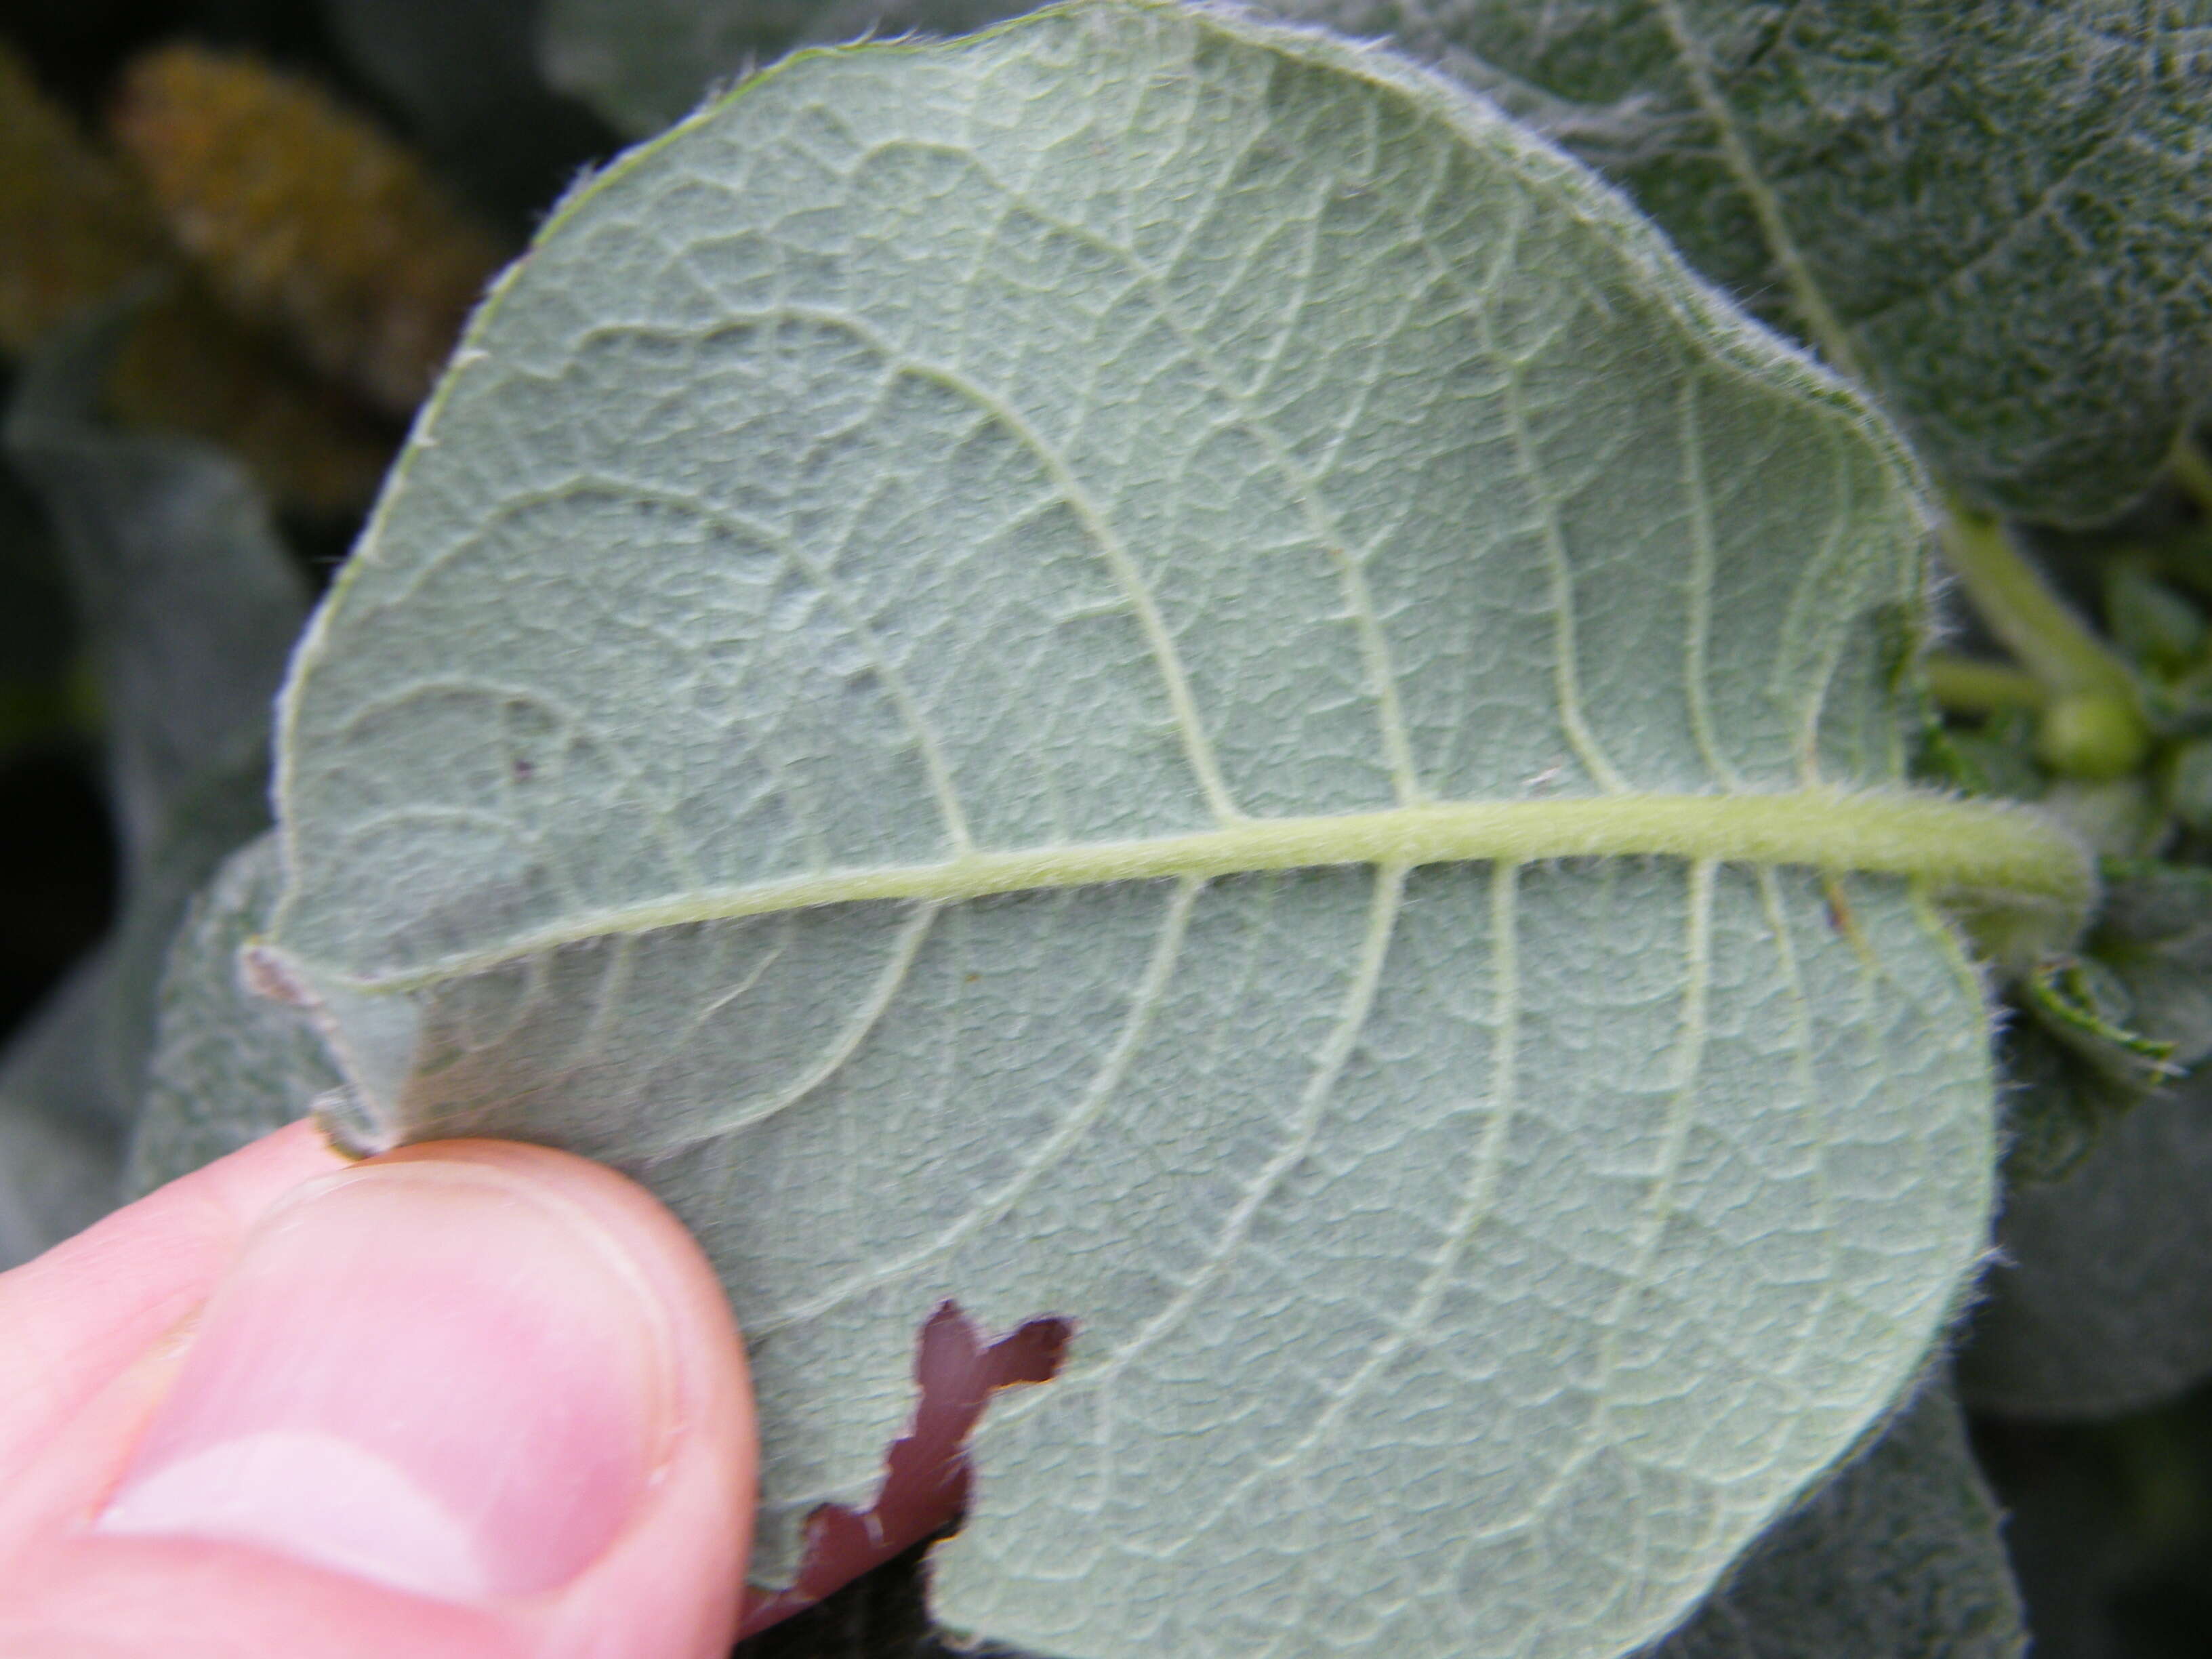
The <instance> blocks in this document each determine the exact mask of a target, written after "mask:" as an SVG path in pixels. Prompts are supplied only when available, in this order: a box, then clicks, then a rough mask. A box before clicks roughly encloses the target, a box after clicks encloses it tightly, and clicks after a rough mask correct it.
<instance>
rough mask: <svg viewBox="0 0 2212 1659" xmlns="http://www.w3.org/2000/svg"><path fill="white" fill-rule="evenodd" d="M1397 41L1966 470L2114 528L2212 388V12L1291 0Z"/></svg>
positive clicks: (1991, 493)
mask: <svg viewBox="0 0 2212 1659" xmlns="http://www.w3.org/2000/svg"><path fill="white" fill-rule="evenodd" d="M1270 9H1274V10H1278V11H1282V12H1285V13H1288V14H1291V15H1299V16H1304V17H1310V18H1315V19H1317V20H1321V21H1328V22H1329V23H1332V24H1334V25H1335V26H1336V27H1340V28H1343V29H1347V30H1350V31H1352V32H1353V33H1372V34H1384V35H1390V36H1394V37H1395V39H1396V40H1399V41H1400V42H1401V44H1402V45H1404V46H1406V47H1407V49H1409V50H1411V51H1413V52H1415V53H1417V54H1418V55H1419V56H1422V57H1424V58H1430V59H1431V60H1433V61H1436V62H1438V63H1440V64H1443V65H1444V66H1446V67H1448V68H1449V69H1450V70H1452V71H1453V72H1454V73H1455V74H1457V75H1459V76H1462V78H1463V79H1465V80H1467V81H1468V82H1469V83H1470V84H1472V85H1474V86H1475V87H1477V88H1480V89H1482V90H1483V91H1485V92H1487V93H1489V94H1491V95H1492V96H1494V97H1497V98H1498V99H1499V100H1502V101H1503V102H1504V103H1505V104H1506V105H1507V106H1508V107H1510V108H1511V109H1513V110H1514V111H1515V112H1516V113H1519V114H1521V115H1522V116H1523V117H1524V118H1528V119H1529V120H1532V121H1533V122H1534V123H1535V124H1536V125H1539V126H1541V127H1542V128H1543V129H1544V130H1546V131H1548V132H1550V133H1551V134H1552V135H1553V137H1555V138H1557V139H1558V140H1559V142H1560V143H1564V144H1565V145H1566V146H1567V147H1568V148H1570V149H1572V150H1574V151H1575V152H1576V154H1577V155H1581V156H1582V157H1583V159H1584V160H1585V161H1589V162H1591V163H1592V164H1593V165H1595V166H1596V167H1599V168H1601V170H1603V171H1604V172H1606V173H1608V174H1609V175H1610V176H1612V177H1613V179H1616V180H1618V181H1619V182H1620V183H1621V184H1622V185H1626V187H1627V188H1628V189H1629V190H1630V191H1632V193H1633V195H1634V196H1635V197H1636V199H1637V201H1638V204H1640V205H1641V206H1642V207H1643V208H1644V210H1645V211H1646V212H1647V213H1650V215H1651V216H1653V217H1654V218H1656V219H1657V220H1658V221H1659V222H1660V223H1661V224H1662V225H1663V226H1665V227H1666V228H1667V230H1668V233H1669V234H1671V235H1672V236H1673V237H1674V239H1675V241H1676V243H1677V244H1678V246H1680V248H1681V250H1682V252H1684V254H1685V255H1686V257H1687V258H1689V260H1690V261H1691V263H1692V264H1695V265H1697V266H1698V267H1699V269H1701V270H1704V271H1705V272H1706V273H1707V274H1709V275H1711V276H1714V277H1716V278H1717V279H1718V280H1719V281H1721V282H1723V283H1726V284H1727V285H1728V286H1729V288H1731V289H1733V290H1734V291H1735V293H1737V294H1738V295H1741V296H1742V297H1743V299H1744V300H1745V301H1747V303H1748V304H1750V305H1752V306H1753V307H1756V308H1757V309H1759V311H1760V312H1761V313H1763V314H1765V316H1767V317H1769V318H1770V319H1773V320H1775V321H1777V322H1779V323H1781V324H1782V325H1784V326H1787V327H1790V328H1793V329H1795V330H1796V331H1799V332H1800V333H1801V334H1802V335H1803V336H1804V337H1807V338H1808V339H1809V340H1811V341H1812V342H1814V343H1815V344H1816V345H1817V346H1819V348H1820V349H1821V350H1822V351H1824V352H1826V354H1828V356H1830V357H1831V359H1832V361H1835V362H1837V363H1838V365H1839V366H1841V367H1846V368H1851V369H1853V370H1855V371H1856V372H1857V373H1860V374H1863V375H1864V377H1865V379H1866V380H1867V381H1868V383H1869V385H1870V386H1873V387H1874V389H1875V391H1876V392H1878V393H1879V394H1880V396H1881V399H1882V400H1883V402H1884V403H1885V404H1887V406H1888V408H1889V410H1890V411H1891V412H1892V413H1893V415H1895V416H1898V418H1899V420H1900V421H1901V422H1903V423H1904V425H1905V428H1906V430H1907V432H1908V434H1909V435H1911V438H1912V440H1913V442H1914V444H1915V447H1917V449H1918V450H1919V452H1920V453H1921V455H1922V457H1923V459H1924V460H1925V461H1926V462H1927V464H1928V465H1929V467H1930V468H1931V469H1932V470H1933V471H1935V472H1936V474H1937V475H1938V476H1939V477H1942V479H1944V480H1945V481H1947V482H1948V483H1952V484H1954V485H1955V486H1957V487H1958V488H1960V489H1963V490H1964V491H1965V492H1966V494H1967V495H1970V496H1971V497H1972V498H1973V499H1975V500H1976V501H1979V502H1981V503H1983V504H1984V505H1986V506H1989V507H1993V508H1996V509H1998V510H2001V511H2004V512H2008V513H2022V514H2026V515H2027V516H2030V517H2039V518H2045V519H2052V520H2073V521H2079V520H2093V519H2096V518H2100V517H2103V516H2105V515H2107V514H2109V513H2112V512H2113V511H2114V510H2116V509H2117V508H2118V507H2122V506H2124V505H2125V504H2126V503H2127V501H2129V500H2130V498H2131V497H2133V496H2134V495H2136V494H2137V493H2139V492H2140V491H2141V490H2142V488H2143V487H2144V486H2145V485H2146V484H2147V483H2148V482H2149V481H2150V478H2151V477H2152V475H2153V474H2154V472H2155V471H2157V470H2158V468H2159V466H2160V465H2161V464H2162V462H2163V461H2164V459H2165V457H2166V452H2167V450H2168V448H2169V447H2171V445H2172V443H2173V441H2174V440H2175V438H2176V437H2177V435H2179V432H2180V431H2181V429H2182V428H2183V427H2184V426H2185V423H2186V422H2187V421H2188V419H2189V416H2190V415H2191V411H2192V410H2194V409H2195V408H2196V407H2197V404H2199V403H2200V402H2201V401H2202V399H2203V397H2204V388H2205V386H2207V385H2208V384H2212V283H2207V282H2206V281H2205V276H2204V258H2205V254H2204V250H2205V248H2206V247H2207V246H2212V8H2208V7H2207V5H2206V4H2205V3H2203V0H2177V3H2172V4H2160V5H2155V6H2148V7H2146V6H2136V5H2123V4H2118V3H2113V0H2064V3H2059V4H2052V5H2037V6H2027V5H2015V4H2008V3H2003V0H1969V3H1960V0H1907V3H1904V4H1899V5H1889V6H1867V5H1863V4H1856V3H1851V0H1813V3H1802V4H1793V5H1788V6H1780V5H1774V4H1771V3H1765V0H1541V3H1540V0H1275V3H1274V4H1273V6H1272V7H1271V8H1270Z"/></svg>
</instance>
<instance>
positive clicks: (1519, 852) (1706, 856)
mask: <svg viewBox="0 0 2212 1659" xmlns="http://www.w3.org/2000/svg"><path fill="white" fill-rule="evenodd" d="M1637 856H1656V857H1663V858H1676V859H1683V860H1717V861H1719V862H1722V863H1728V864H1749V865H1761V866H1764V865H1797V866H1808V867H1811V868H1814V869H1819V870H1824V871H1831V872H1839V873H1840V872H1866V873H1869V874H1876V875H1893V876H1903V877H1907V878H1912V879H1915V880H1918V881H1923V882H1927V883H1929V884H1934V885H1936V886H1938V887H1942V888H1959V889H1972V890H1984V891H1992V892H1999V893H2007V894H2012V895H2015V896H2021V897H2024V898H2029V899H2035V900H2041V901H2045V902H2051V903H2055V904H2058V905H2061V906H2064V907H2067V908H2073V909H2080V908H2086V906H2087V903H2088V902H2089V900H2090V897H2091V896H2092V893H2093V889H2094V884H2095V878H2094V876H2093V873H2092V871H2091V868H2090V866H2089V863H2088V860H2087V856H2086V855H2085V854H2084V853H2083V851H2082V849H2081V847H2080V846H2079V845H2078V844H2077V843H2076V842H2075V841H2074V840H2073V839H2072V838H2071V837H2069V836H2067V835H2066V834H2065V833H2064V832H2063V831H2062V830H2060V829H2058V828H2057V826H2055V825H2054V824H2052V823H2051V822H2049V821H2048V820H2047V819H2045V818H2044V817H2041V816H2040V815H2039V814H2037V813H2035V812H2033V811H2027V810H2025V809H2022V808H2020V807H2015V806H2005V805H1996V804H1992V803H1989V802H1981V801H1969V800H1959V799H1953V798H1951V797H1948V796H1943V795H1936V794H1920V793H1910V792H1905V791H1891V792H1879V791H1875V792H1866V793H1844V792H1843V791H1840V790H1833V789H1803V790H1796V791H1790V792H1778V793H1771V794H1756V793H1747V794H1735V795H1667V794H1620V795H1606V796H1599V797H1594V798H1587V799H1567V800H1516V801H1468V802H1458V803H1450V804H1445V805H1432V806H1407V807H1395V808H1391V809H1389V810H1386V811H1376V812H1351V813H1342V814H1335V815H1329V816H1323V817H1283V818H1252V819H1242V820H1237V821H1235V822H1232V823H1227V824H1225V825H1223V826H1221V827H1220V828H1218V829H1205V830H1199V831H1194V832H1193V833H1190V834H1187V835H1176V836H1157V837H1153V838H1151V839H1146V840H1136V841H1109V842H1070V843H1066V844H1065V845H1061V846H1057V847H1038V848H1016V849H1012V850H996V851H994V850H981V851H975V852H966V853H962V854H957V855H955V856H952V857H948V858H946V859H944V860H939V861H937V862H933V863H925V864H896V865H878V866H869V867H866V868H859V869H848V870H833V871H828V872H822V873H819V874H812V875H804V876H793V877H788V878H778V879H775V880H769V881H762V882H756V883H750V884H744V885H738V886H731V887H721V888H709V889H703V890H699V891H696V892H694V893H690V894H685V895H682V896H675V897H671V898H667V899H661V900H654V901H652V902H646V903H642V904H635V905H628V906H621V907H616V908H608V909H605V910H599V911H593V912H590V913H586V914H580V915H574V916H571V917H569V918H568V919H566V920H564V921H562V923H560V924H559V925H557V926H556V927H547V928H544V929H540V930H538V931H536V932H533V933H526V934H523V935H520V936H519V937H516V938H513V939H507V940H504V941H502V942H501V944H499V945H496V946H494V947H491V948H489V949H488V950H485V951H478V952H472V953H469V954H465V955H459V956H454V957H446V958H443V959H441V960H440V961H438V962H436V963H428V964H425V965H424V966H422V967H420V968H415V969H408V970H406V971H404V972H403V973H398V974H392V975H379V976H375V977H373V978H369V979H365V980H355V981H353V983H355V984H356V986H358V987H360V988H362V989H363V990H372V989H374V990H409V989H415V988H420V987H424V986H428V985H432V984H436V983H439V982H441V981H446V980H448V979H452V978H455V977H458V976H459V975H467V974H473V973H479V972H483V971H484V970H486V969H491V968H495V967H497V966H499V965H501V963H508V962H513V961H516V960H519V959H520V958H523V957H530V956H534V955H536V954H538V952H540V951H548V950H553V949H556V948H558V947H559V946H562V945H574V944H580V943H583V942H585V941H586V940H590V939H601V938H605V937H609V936H612V935H617V934H626V933H648V932H651V931H653V930H654V929H657V928H662V927H683V926H686V925H690V924H696V923H699V922H708V921H735V920H737V919H739V918H742V917H746V916H758V915H772V914H775V913H776V912H779V911H785V910H797V909H805V908H812V907H815V906H818V905H825V904H847V903H854V902H861V901H866V900H882V899H917V900H926V901H932V902H940V903H943V902H958V901H960V900H963V899H975V898H985V897H989V896H993V895H995V894H1002V893H1020V892H1032V891H1039V890H1051V889H1056V888H1067V887H1083V886H1090V885H1093V884H1098V883H1103V882H1117V881H1145V880H1154V879H1163V878H1183V879H1196V880H1206V879H1212V878H1217V877H1223V876H1234V875H1243V874H1249V873H1253V872H1261V871H1280V870H1297V869H1310V868H1322V867H1326V866H1336V865H1374V866H1385V867H1412V866H1421V865H1431V864H1455V863H1471V862H1485V863H1510V864H1527V863H1536V862H1541V861H1542V860H1550V859H1567V858H1630V857H1637ZM278 948H279V949H280V950H281V949H282V948H283V947H282V944H281V942H280V943H279V947H278Z"/></svg>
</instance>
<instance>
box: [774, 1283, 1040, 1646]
mask: <svg viewBox="0 0 2212 1659" xmlns="http://www.w3.org/2000/svg"><path fill="white" fill-rule="evenodd" d="M1074 1330H1075V1328H1074V1326H1073V1324H1072V1323H1071V1322H1068V1321H1066V1320H1065V1319H1032V1320H1030V1321H1029V1322H1027V1323H1026V1324H1024V1325H1022V1326H1020V1327H1019V1328H1017V1329H1015V1330H1014V1331H1012V1332H1011V1333H1010V1334H1007V1335H1005V1336H1002V1337H1000V1339H999V1340H997V1341H995V1342H993V1343H991V1344H989V1345H988V1346H984V1345H982V1344H981V1342H980V1340H978V1338H977V1336H976V1334H975V1327H974V1326H973V1325H971V1324H969V1322H968V1317H967V1316H966V1315H965V1314H963V1313H962V1312H961V1311H960V1308H959V1304H957V1303H953V1302H945V1303H940V1304H939V1305H938V1309H937V1311H936V1312H935V1313H933V1314H932V1315H931V1316H929V1318H928V1320H927V1322H925V1323H924V1324H923V1326H922V1328H921V1335H920V1337H919V1338H918V1339H917V1340H916V1341H915V1355H914V1375H915V1383H917V1384H918V1385H919V1386H920V1388H921V1401H919V1403H918V1404H917V1405H916V1406H915V1413H914V1421H913V1426H912V1427H910V1428H909V1429H908V1431H907V1432H906V1433H905V1434H904V1435H902V1436H901V1437H899V1439H897V1440H896V1442H894V1443H892V1446H891V1449H890V1455H888V1456H887V1457H886V1458H885V1459H884V1484H883V1486H882V1488H881V1490H880V1491H878V1493H877V1494H876V1501H875V1503H874V1504H872V1505H871V1506H870V1507H869V1508H868V1509H867V1510H866V1511H865V1512H863V1511H858V1510H850V1509H848V1508H846V1507H845V1506H844V1505H842V1504H823V1506H822V1507H821V1508H820V1509H818V1510H815V1511H814V1513H813V1514H812V1515H811V1516H808V1517H807V1520H806V1554H805V1559H804V1560H803V1561H802V1562H801V1563H800V1564H799V1576H798V1577H797V1578H796V1579H795V1580H794V1581H793V1583H792V1584H791V1585H790V1586H789V1588H787V1589H781V1590H775V1591H773V1592H764V1591H762V1590H759V1589H748V1590H747V1591H746V1595H745V1604H744V1617H743V1618H742V1619H741V1620H740V1621H739V1623H738V1634H739V1635H740V1636H750V1635H752V1634H753V1633H754V1632H757V1631H763V1630H766V1629H767V1628H768V1627H769V1626H771V1625H774V1624H777V1623H780V1622H781V1621H782V1620H786V1619H788V1618H789V1617H791V1615H792V1614H793V1613H798V1612H800V1611H801V1610H802V1609H804V1608H806V1607H811V1606H813V1605H814V1604H815V1603H816V1602H817V1601H820V1600H822V1598H823V1596H825V1595H829V1593H830V1592H831V1591H833V1590H836V1589H842V1588H843V1587H844V1586H845V1585H846V1584H848V1583H851V1582H852V1581H853V1580H854V1579H855V1578H857V1577H860V1575H861V1574H862V1573H864V1572H866V1571H869V1570H870V1569H871V1568H873V1567H878V1566H881V1565H883V1564H884V1562H886V1561H888V1560H890V1559H891V1558H892V1557H893V1556H895V1555H897V1554H899V1553H902V1552H903V1551H904V1550H906V1549H908V1547H911V1546H913V1545H915V1544H918V1543H920V1542H921V1541H922V1540H923V1539H925V1538H929V1537H933V1536H935V1535H936V1534H939V1533H940V1532H943V1531H945V1530H946V1529H947V1528H950V1527H951V1526H952V1524H953V1523H954V1522H957V1520H958V1519H959V1518H960V1516H961V1513H962V1511H963V1510H965V1509H966V1508H967V1504H968V1487H969V1480H970V1478H971V1471H970V1468H969V1461H968V1453H967V1442H968V1437H969V1434H970V1433H971V1432H972V1431H974V1429H975V1424H976V1422H977V1420H978V1419H981V1416H982V1415H983V1408H984V1407H985V1406H987V1404H989V1403H990V1397H991V1395H993V1394H994V1393H995V1392H996V1391H997V1390H999V1389H1007V1388H1014V1387H1018V1386H1020V1385H1023V1384H1025V1383H1048V1382H1050V1381H1051V1380H1052V1378H1053V1377H1054V1376H1055V1375H1056V1374H1057V1373H1058V1371H1059V1370H1060V1360H1061V1359H1062V1358H1063V1357H1064V1356H1065V1355H1066V1352H1067V1344H1068V1340H1069V1339H1070V1338H1071V1337H1072V1336H1073V1334H1074Z"/></svg>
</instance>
